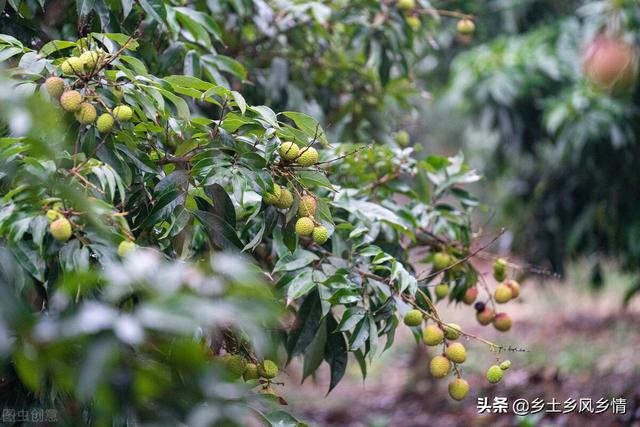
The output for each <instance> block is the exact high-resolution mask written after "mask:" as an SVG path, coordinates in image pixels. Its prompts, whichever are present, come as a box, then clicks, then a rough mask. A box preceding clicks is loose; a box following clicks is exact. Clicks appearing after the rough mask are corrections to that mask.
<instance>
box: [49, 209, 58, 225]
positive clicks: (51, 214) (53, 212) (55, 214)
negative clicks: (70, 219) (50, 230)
mask: <svg viewBox="0 0 640 427" xmlns="http://www.w3.org/2000/svg"><path fill="white" fill-rule="evenodd" d="M60 216H61V215H60V212H58V211H57V210H55V209H49V210H48V211H47V219H48V220H49V221H50V222H52V221H55V220H56V219H58V218H60Z"/></svg>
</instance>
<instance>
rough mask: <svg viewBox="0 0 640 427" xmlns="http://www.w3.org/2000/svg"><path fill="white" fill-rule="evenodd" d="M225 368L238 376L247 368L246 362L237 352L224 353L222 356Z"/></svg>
mask: <svg viewBox="0 0 640 427" xmlns="http://www.w3.org/2000/svg"><path fill="white" fill-rule="evenodd" d="M223 360H224V363H225V366H226V367H227V370H228V371H229V372H231V373H232V374H233V376H234V377H237V378H240V377H241V376H242V374H244V371H245V370H246V369H247V362H245V360H244V359H243V358H242V356H240V355H239V354H226V355H225V356H224V358H223Z"/></svg>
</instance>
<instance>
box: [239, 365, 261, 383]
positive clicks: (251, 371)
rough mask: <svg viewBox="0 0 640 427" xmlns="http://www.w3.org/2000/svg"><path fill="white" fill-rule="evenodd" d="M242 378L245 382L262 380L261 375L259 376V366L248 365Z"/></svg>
mask: <svg viewBox="0 0 640 427" xmlns="http://www.w3.org/2000/svg"><path fill="white" fill-rule="evenodd" d="M242 377H243V378H244V380H245V381H250V380H257V379H258V378H260V374H258V365H256V364H255V363H247V366H246V369H245V370H244V374H243V375H242Z"/></svg>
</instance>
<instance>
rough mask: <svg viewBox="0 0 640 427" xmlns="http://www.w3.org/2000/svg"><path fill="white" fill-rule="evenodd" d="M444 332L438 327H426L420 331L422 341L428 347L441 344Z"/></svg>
mask: <svg viewBox="0 0 640 427" xmlns="http://www.w3.org/2000/svg"><path fill="white" fill-rule="evenodd" d="M443 340H444V331H443V330H442V329H440V327H439V326H438V325H428V326H427V327H426V328H424V329H423V330H422V341H423V342H424V343H425V344H426V345H428V346H434V345H438V344H440V343H442V341H443Z"/></svg>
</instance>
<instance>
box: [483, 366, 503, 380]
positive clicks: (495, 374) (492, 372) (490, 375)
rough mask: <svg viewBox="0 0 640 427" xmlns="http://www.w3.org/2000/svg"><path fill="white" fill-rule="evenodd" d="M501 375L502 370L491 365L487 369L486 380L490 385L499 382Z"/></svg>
mask: <svg viewBox="0 0 640 427" xmlns="http://www.w3.org/2000/svg"><path fill="white" fill-rule="evenodd" d="M503 375H504V373H503V372H502V369H500V366H498V365H492V366H491V367H489V369H487V380H488V381H489V382H490V383H491V384H495V383H497V382H500V380H501V379H502V376H503Z"/></svg>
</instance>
